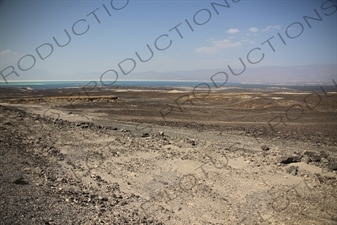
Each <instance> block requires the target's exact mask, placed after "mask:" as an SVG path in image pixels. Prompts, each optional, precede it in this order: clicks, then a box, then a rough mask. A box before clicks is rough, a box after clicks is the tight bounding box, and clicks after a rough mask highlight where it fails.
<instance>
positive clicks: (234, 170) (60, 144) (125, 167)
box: [0, 89, 337, 224]
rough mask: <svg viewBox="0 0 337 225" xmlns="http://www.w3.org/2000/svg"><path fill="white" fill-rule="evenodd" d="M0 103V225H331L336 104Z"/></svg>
mask: <svg viewBox="0 0 337 225" xmlns="http://www.w3.org/2000/svg"><path fill="white" fill-rule="evenodd" d="M0 93H1V98H0V130H1V132H0V155H1V157H0V167H1V170H0V183H1V185H0V194H1V198H0V209H1V210H0V224H337V216H336V212H337V181H336V178H337V173H336V171H337V153H336V150H337V147H336V146H337V132H336V128H337V101H336V100H337V95H336V94H335V93H326V94H324V93H323V92H314V93H311V92H303V91H296V90H278V89H277V90H240V89H226V90H222V91H219V92H213V91H212V92H209V93H208V92H200V93H194V92H191V91H189V90H149V89H147V90H135V89H130V90H99V91H98V90H97V91H91V92H90V95H88V93H83V92H81V94H79V93H80V92H79V91H77V90H76V91H74V90H68V91H67V90H62V91H60V90H48V91H33V90H31V91H23V90H13V89H1V90H0Z"/></svg>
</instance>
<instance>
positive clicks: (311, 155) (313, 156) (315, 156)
mask: <svg viewBox="0 0 337 225" xmlns="http://www.w3.org/2000/svg"><path fill="white" fill-rule="evenodd" d="M304 155H307V156H309V158H310V160H311V161H313V162H319V161H321V156H319V155H318V154H316V153H315V152H309V151H306V152H304Z"/></svg>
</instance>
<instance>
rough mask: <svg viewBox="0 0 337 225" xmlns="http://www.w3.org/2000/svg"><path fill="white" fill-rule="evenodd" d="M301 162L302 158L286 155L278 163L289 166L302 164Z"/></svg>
mask: <svg viewBox="0 0 337 225" xmlns="http://www.w3.org/2000/svg"><path fill="white" fill-rule="evenodd" d="M300 161H301V157H300V156H297V155H293V156H289V155H284V156H281V157H280V158H279V159H278V162H279V163H283V164H289V163H293V162H300Z"/></svg>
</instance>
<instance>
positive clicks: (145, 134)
mask: <svg viewBox="0 0 337 225" xmlns="http://www.w3.org/2000/svg"><path fill="white" fill-rule="evenodd" d="M149 136H150V134H149V133H143V134H142V137H149Z"/></svg>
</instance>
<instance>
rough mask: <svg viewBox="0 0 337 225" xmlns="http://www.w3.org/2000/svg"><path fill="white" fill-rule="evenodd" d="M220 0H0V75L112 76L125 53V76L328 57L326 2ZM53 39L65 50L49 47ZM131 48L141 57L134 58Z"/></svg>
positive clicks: (332, 36) (329, 11)
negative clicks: (89, 73) (36, 73)
mask: <svg viewBox="0 0 337 225" xmlns="http://www.w3.org/2000/svg"><path fill="white" fill-rule="evenodd" d="M211 3H217V4H213V5H212V4H211ZM227 3H228V7H224V5H227V4H226V1H223V0H222V1H217V0H214V1H206V0H205V1H195V0H184V1H180V0H179V1H178V0H175V1H174V0H170V1H164V0H156V1H154V0H149V1H144V0H130V1H127V0H120V1H116V0H113V1H96V0H95V1H76V0H69V1H68V0H62V1H55V0H53V1H16V0H11V1H1V5H0V8H1V12H0V16H1V38H0V42H1V43H0V52H1V65H0V66H1V67H0V71H2V74H3V75H6V74H9V73H11V72H12V68H14V69H15V71H16V72H17V73H18V74H19V75H20V77H22V79H23V80H29V76H30V75H31V74H32V73H33V72H34V71H36V69H38V70H44V71H47V72H50V73H53V74H56V75H66V74H73V73H78V72H100V73H104V72H105V71H107V70H116V71H118V73H121V72H120V68H119V66H118V65H119V64H120V63H121V62H122V61H123V60H125V59H128V58H132V59H133V60H134V61H132V60H130V59H128V60H126V61H124V62H123V63H121V64H120V66H121V67H122V68H123V69H124V71H125V72H128V71H130V70H131V69H132V68H133V67H134V69H133V71H132V72H131V73H129V74H128V75H127V76H132V75H133V73H135V72H145V71H158V72H166V71H180V70H195V69H215V68H220V69H222V68H224V69H225V68H227V66H228V65H230V66H231V67H233V68H240V67H242V66H241V62H240V61H239V58H242V60H243V62H244V63H245V64H246V65H247V67H262V66H288V65H307V64H317V63H319V64H321V63H323V64H332V63H336V62H337V55H336V54H337V53H336V52H337V46H336V40H337V3H336V1H332V0H331V1H326V0H324V1H318V0H316V1H308V0H302V1H300V0H298V1H293V0H292V1H286V0H268V1H267V0H260V1H256V0H241V1H232V0H228V1H227ZM219 4H221V5H223V6H220V5H219ZM315 10H316V11H315ZM217 12H218V14H217ZM316 12H317V13H318V15H317V14H316ZM303 16H310V17H314V18H317V19H318V18H319V16H320V17H321V20H322V21H317V20H313V19H307V22H308V23H309V24H308V23H307V22H306V20H305V19H304V18H303ZM186 20H187V22H186ZM179 24H180V25H179ZM309 25H310V26H311V28H310V27H309ZM287 28H288V29H287ZM64 29H66V30H67V32H68V33H69V36H70V37H71V40H70V42H69V38H68V37H67V35H66V33H65V31H64ZM192 29H193V31H192ZM75 33H76V34H75ZM278 33H279V34H280V36H279V35H278ZM273 36H274V37H273ZM272 37H273V38H272ZM280 37H282V39H283V41H284V42H283V41H282V40H281V38H280ZM53 38H55V39H56V40H57V41H58V42H59V44H60V45H65V46H64V47H59V46H58V45H57V43H56V42H55V40H54V39H53ZM157 38H158V39H157ZM270 38H272V39H270ZM156 39H157V42H156ZM268 40H269V42H267V41H268ZM264 42H265V43H264ZM67 43H68V44H67ZM262 43H264V44H262ZM284 43H286V44H284ZM66 44H67V45H66ZM147 45H149V46H150V48H151V49H152V51H153V57H152V58H150V57H151V52H150V51H149V49H148V47H147ZM40 46H41V47H40ZM51 46H52V47H51ZM271 46H272V47H273V48H274V50H275V52H274V51H273V50H272V47H271ZM51 48H53V49H51ZM253 49H255V50H253ZM251 50H253V51H252V52H251V54H250V55H249V57H248V59H247V54H248V53H249V52H250V51H251ZM37 51H38V52H37ZM135 52H138V54H139V56H140V57H141V58H142V59H143V60H144V61H146V60H148V61H146V62H141V61H140V59H139V58H138V57H137V55H136V54H135ZM39 54H40V55H41V57H42V58H44V59H43V60H42V59H41V57H40V56H39ZM262 54H264V58H263V59H262V60H261V61H260V62H258V61H259V60H260V59H261V57H262ZM20 59H21V60H20ZM247 60H250V61H251V62H252V63H255V64H252V63H249V62H248V61H247ZM10 66H12V67H10ZM6 68H7V69H6ZM12 76H15V75H14V73H12V74H11V75H9V76H8V77H7V79H9V80H10V78H11V77H12ZM0 79H1V81H3V79H2V77H1V76H0ZM55 79H57V77H55ZM74 79H76V78H74Z"/></svg>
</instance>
